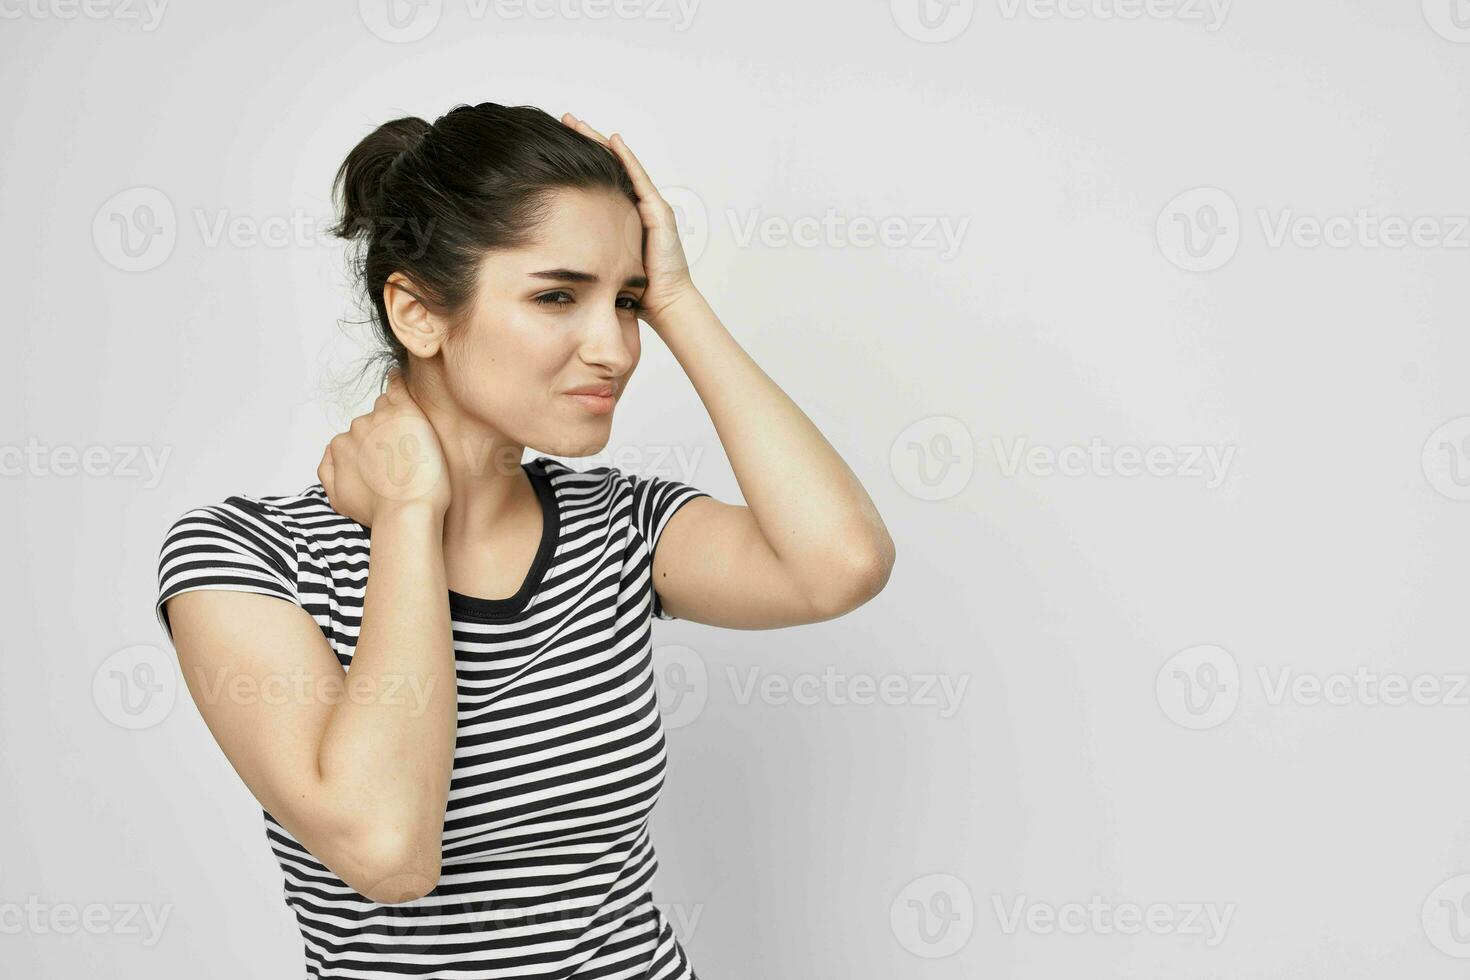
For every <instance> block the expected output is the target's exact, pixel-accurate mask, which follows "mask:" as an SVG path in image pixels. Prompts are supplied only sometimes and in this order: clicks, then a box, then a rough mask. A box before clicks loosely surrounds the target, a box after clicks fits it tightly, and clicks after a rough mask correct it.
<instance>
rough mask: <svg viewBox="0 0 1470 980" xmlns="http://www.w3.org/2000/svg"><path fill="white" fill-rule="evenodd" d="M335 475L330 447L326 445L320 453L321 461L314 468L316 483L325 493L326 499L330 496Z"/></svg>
mask: <svg viewBox="0 0 1470 980" xmlns="http://www.w3.org/2000/svg"><path fill="white" fill-rule="evenodd" d="M336 475H337V474H336V466H335V464H334V463H333V461H332V447H331V445H330V444H328V446H327V448H326V449H325V450H323V452H322V461H321V462H320V463H318V464H317V467H316V479H317V482H318V483H320V484H321V485H322V487H323V489H325V490H326V491H327V496H328V497H330V496H331V495H332V482H333V478H334V477H335V476H336Z"/></svg>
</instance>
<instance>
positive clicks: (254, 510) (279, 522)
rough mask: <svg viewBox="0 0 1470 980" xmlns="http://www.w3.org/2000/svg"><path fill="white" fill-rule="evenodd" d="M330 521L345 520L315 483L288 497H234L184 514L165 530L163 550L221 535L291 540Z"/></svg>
mask: <svg viewBox="0 0 1470 980" xmlns="http://www.w3.org/2000/svg"><path fill="white" fill-rule="evenodd" d="M333 518H335V519H337V520H339V521H340V520H345V518H342V516H341V515H340V514H336V513H335V512H334V511H333V510H332V508H331V505H330V504H328V503H327V495H326V491H325V489H323V487H322V485H321V484H319V483H317V484H313V485H311V486H309V487H306V488H304V489H302V490H300V491H297V492H296V493H289V494H271V495H268V496H251V495H247V494H234V495H231V496H228V497H225V498H224V499H223V500H219V501H215V502H212V503H206V504H201V505H199V506H196V507H191V508H189V509H187V510H185V511H184V512H183V513H182V514H181V515H179V516H178V517H177V518H176V519H175V520H174V521H173V523H172V524H171V525H170V526H169V529H168V534H167V538H166V541H165V546H167V543H168V541H171V540H173V539H175V538H177V537H180V536H184V537H188V536H209V535H211V534H221V533H234V534H239V535H250V534H255V535H264V536H267V537H270V538H275V539H278V540H284V539H293V540H294V539H297V538H301V537H305V536H307V532H308V530H309V529H310V528H311V527H313V526H315V525H317V524H320V523H321V522H323V521H330V520H332V519H333Z"/></svg>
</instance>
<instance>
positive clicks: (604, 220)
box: [501, 188, 643, 282]
mask: <svg viewBox="0 0 1470 980" xmlns="http://www.w3.org/2000/svg"><path fill="white" fill-rule="evenodd" d="M642 256H643V223H642V220H641V218H640V217H639V215H638V209H637V208H635V207H634V206H633V202H632V201H629V200H628V199H627V198H626V197H623V196H622V195H621V194H615V193H613V192H612V191H603V190H597V191H584V190H571V189H566V188H560V189H557V190H556V191H553V192H552V193H551V194H550V195H549V196H548V198H547V199H546V202H545V204H544V217H542V219H541V220H540V221H539V222H537V224H536V226H535V228H534V229H533V230H532V238H531V241H530V242H529V243H527V245H526V246H525V247H523V248H519V249H515V250H512V251H508V252H505V253H504V254H503V255H502V256H501V259H502V267H503V268H506V269H508V270H512V271H513V272H515V273H517V274H523V273H527V272H533V271H537V270H541V269H552V268H567V269H578V270H583V271H587V272H596V273H599V274H602V275H606V276H609V277H616V278H617V281H619V282H621V281H622V280H623V279H624V278H626V277H628V276H636V275H640V274H642V272H643V258H642Z"/></svg>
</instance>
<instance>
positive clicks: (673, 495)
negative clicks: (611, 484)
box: [622, 473, 710, 619]
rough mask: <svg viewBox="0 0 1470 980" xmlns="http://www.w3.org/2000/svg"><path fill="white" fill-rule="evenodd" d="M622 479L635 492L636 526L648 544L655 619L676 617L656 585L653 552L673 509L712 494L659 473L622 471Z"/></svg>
mask: <svg viewBox="0 0 1470 980" xmlns="http://www.w3.org/2000/svg"><path fill="white" fill-rule="evenodd" d="M622 479H623V480H624V481H625V482H626V483H627V485H628V486H629V488H630V489H631V492H632V522H633V529H634V530H635V531H636V532H637V533H638V535H639V536H640V537H642V538H643V540H644V541H645V542H647V544H648V579H649V583H650V585H649V588H650V591H651V592H652V593H653V615H654V618H656V619H677V618H678V617H677V616H675V615H673V614H672V613H670V612H668V611H667V610H666V609H664V605H663V600H662V598H661V597H660V596H659V594H658V589H657V588H655V587H654V584H653V583H654V580H653V551H654V548H656V547H657V546H658V539H659V536H660V535H661V534H663V531H664V528H665V527H666V526H667V525H668V523H669V518H671V517H673V516H674V512H675V511H677V510H678V509H679V508H680V507H683V506H684V505H685V504H687V503H689V501H691V500H694V499H695V498H696V497H708V496H710V495H709V494H708V493H706V492H705V491H703V490H700V489H698V488H696V487H692V486H690V485H689V484H687V483H681V482H679V481H678V480H671V479H666V478H664V477H657V476H646V477H645V476H637V475H635V474H631V473H629V474H623V475H622Z"/></svg>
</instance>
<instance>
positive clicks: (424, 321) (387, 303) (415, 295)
mask: <svg viewBox="0 0 1470 980" xmlns="http://www.w3.org/2000/svg"><path fill="white" fill-rule="evenodd" d="M419 297H420V290H419V289H418V288H417V287H416V286H415V285H414V284H413V281H412V280H410V279H409V278H408V277H407V276H405V275H403V274H402V273H400V272H395V273H393V274H392V275H391V276H389V277H388V281H387V282H385V283H384V284H383V309H384V310H386V311H387V313H388V325H389V326H390V327H392V328H393V336H395V337H397V338H398V342H399V343H400V344H402V345H403V346H404V348H405V349H406V350H407V351H408V352H409V353H410V354H412V355H414V356H415V357H422V358H430V357H433V356H434V355H435V354H437V353H439V349H440V347H441V346H442V345H443V343H444V337H445V334H446V333H447V331H448V324H447V323H446V322H445V320H444V318H443V317H441V316H439V315H437V314H436V313H434V312H433V311H432V310H430V309H429V307H428V306H427V305H426V304H425V303H424V301H423V300H422V299H420V298H419Z"/></svg>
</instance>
